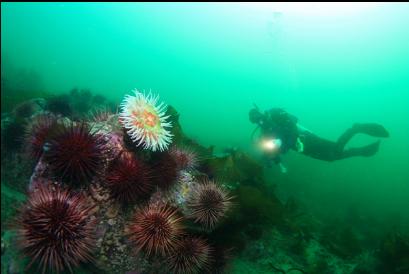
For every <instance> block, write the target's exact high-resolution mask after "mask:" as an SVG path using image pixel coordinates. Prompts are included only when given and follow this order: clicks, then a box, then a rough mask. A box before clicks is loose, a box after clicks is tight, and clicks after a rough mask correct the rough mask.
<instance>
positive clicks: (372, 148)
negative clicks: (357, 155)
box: [359, 140, 381, 157]
mask: <svg viewBox="0 0 409 274" xmlns="http://www.w3.org/2000/svg"><path fill="white" fill-rule="evenodd" d="M380 143H381V141H379V140H378V141H376V142H374V143H372V144H370V145H367V146H364V147H360V148H359V150H360V151H361V155H362V156H365V157H370V156H373V155H375V154H376V153H377V152H378V150H379V144H380Z"/></svg>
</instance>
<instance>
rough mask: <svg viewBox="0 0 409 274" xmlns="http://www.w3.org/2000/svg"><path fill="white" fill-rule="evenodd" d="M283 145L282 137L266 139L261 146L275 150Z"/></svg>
mask: <svg viewBox="0 0 409 274" xmlns="http://www.w3.org/2000/svg"><path fill="white" fill-rule="evenodd" d="M281 145H282V141H281V139H274V138H272V139H264V140H263V141H262V143H261V146H262V147H263V149H264V150H268V151H275V150H278V149H279V148H280V147H281Z"/></svg>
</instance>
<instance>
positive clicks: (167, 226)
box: [129, 204, 183, 255]
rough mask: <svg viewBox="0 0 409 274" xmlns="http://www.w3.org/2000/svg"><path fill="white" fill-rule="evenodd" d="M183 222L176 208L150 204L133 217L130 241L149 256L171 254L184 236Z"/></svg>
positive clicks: (130, 227)
mask: <svg viewBox="0 0 409 274" xmlns="http://www.w3.org/2000/svg"><path fill="white" fill-rule="evenodd" d="M181 221H182V218H181V217H180V216H178V214H177V210H176V209H175V208H172V207H170V206H167V205H156V204H149V205H148V206H146V207H144V208H142V209H140V210H138V211H137V212H136V214H135V215H134V216H133V218H132V221H131V224H130V226H129V239H130V240H131V242H132V243H133V245H134V246H135V247H136V249H137V250H143V251H144V252H146V254H147V255H151V254H155V255H157V254H161V255H166V254H170V252H171V251H173V249H174V248H175V246H176V244H178V242H179V237H180V236H181V235H182V234H183V230H182V224H181Z"/></svg>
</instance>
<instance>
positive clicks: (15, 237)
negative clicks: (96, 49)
mask: <svg viewBox="0 0 409 274" xmlns="http://www.w3.org/2000/svg"><path fill="white" fill-rule="evenodd" d="M135 98H136V99H135ZM135 98H128V99H129V100H128V101H129V102H131V104H130V105H129V106H132V107H133V106H137V107H135V109H129V106H128V105H125V104H123V105H122V109H121V112H117V109H118V107H117V106H116V105H115V104H112V103H111V102H109V101H108V100H106V99H105V98H104V97H103V96H100V95H93V94H92V93H91V91H90V90H87V89H82V90H78V89H73V90H71V91H70V92H69V93H67V94H63V95H58V96H52V95H50V96H47V97H46V98H27V100H25V101H22V102H19V103H18V104H15V106H14V107H13V108H12V109H8V112H4V113H2V127H1V131H2V132H1V134H2V142H1V148H2V158H1V169H2V170H1V171H2V172H1V201H2V207H1V208H2V212H1V213H2V214H1V216H2V218H1V227H2V273H32V272H35V271H40V272H45V273H54V272H60V273H64V272H72V273H129V274H130V273H284V274H285V273H291V274H292V273H309V274H314V273H354V274H365V273H396V274H401V273H408V271H409V261H408V258H409V241H408V235H406V234H405V233H402V232H401V231H399V230H390V231H387V232H385V233H370V231H369V230H367V231H365V230H364V229H359V228H358V227H357V226H354V225H352V224H350V223H348V222H346V221H345V220H342V219H337V220H334V221H332V222H326V223H324V222H323V221H322V220H319V219H317V217H315V216H312V215H311V214H309V212H308V211H307V210H306V208H305V207H304V206H303V205H302V204H301V203H300V202H299V201H297V200H296V199H294V198H291V199H288V200H286V201H282V200H280V199H279V198H278V197H277V195H276V192H275V189H274V187H273V186H274V183H275V182H274V181H273V182H271V181H268V180H266V178H265V177H264V168H263V166H262V165H260V163H259V162H258V161H257V160H256V159H254V158H253V157H251V156H250V155H248V154H247V153H245V152H242V151H240V150H236V149H229V150H226V151H225V152H226V153H224V154H223V155H215V153H214V152H213V147H204V146H202V145H200V144H199V143H197V142H196V141H195V140H193V139H191V138H189V136H187V135H186V134H185V133H184V132H183V130H182V126H181V125H180V123H179V113H178V112H177V110H176V109H174V108H173V107H171V106H168V107H167V108H166V109H164V108H155V104H157V101H156V97H154V96H151V97H149V100H145V101H144V98H145V97H144V96H142V95H141V94H139V95H138V94H137V96H135ZM132 100H139V101H137V102H136V101H132ZM159 111H162V112H163V113H161V114H160V115H159V113H158V112H159ZM155 114H156V116H155ZM182 115H183V114H182ZM135 117H137V119H134V118H135ZM141 117H142V118H143V119H142V118H141ZM124 119H128V120H127V121H128V123H127V124H125V123H124ZM125 125H127V126H125ZM163 125H166V126H163ZM130 131H131V133H132V134H130ZM155 134H156V135H155ZM161 136H162V138H164V139H165V140H164V141H163V142H161V143H159V141H158V138H161ZM135 140H137V141H135ZM143 142H147V145H146V146H143ZM155 142H158V143H155ZM269 180H271V179H269ZM45 243H47V245H46V246H47V248H42V247H43V246H45V245H44V244H45ZM27 271H28V272H27Z"/></svg>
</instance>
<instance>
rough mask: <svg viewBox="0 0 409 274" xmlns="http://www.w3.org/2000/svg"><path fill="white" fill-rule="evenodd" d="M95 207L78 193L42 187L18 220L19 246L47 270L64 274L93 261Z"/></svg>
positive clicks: (30, 199) (43, 269)
mask: <svg viewBox="0 0 409 274" xmlns="http://www.w3.org/2000/svg"><path fill="white" fill-rule="evenodd" d="M91 210H92V206H91V205H89V204H88V203H87V200H86V198H85V197H84V196H83V195H81V194H77V193H75V194H74V193H70V192H68V191H67V190H61V189H59V188H57V189H56V190H55V191H53V190H51V189H50V188H48V187H46V186H44V185H39V186H38V187H37V189H36V190H35V191H34V192H31V195H30V197H29V199H28V202H27V204H26V205H25V206H24V207H23V208H22V210H21V214H20V215H19V217H18V221H17V226H18V235H19V242H20V245H21V247H22V250H23V252H24V253H25V254H26V255H27V256H29V257H30V258H31V262H30V265H29V266H31V265H32V264H33V263H37V264H38V265H39V267H41V268H42V272H43V273H44V272H45V271H46V270H51V271H53V272H57V273H58V272H61V271H63V270H64V269H68V270H69V271H70V272H72V268H73V267H75V266H78V265H79V264H80V263H81V262H86V261H90V260H91V259H92V257H91V252H92V249H93V248H94V245H95V237H94V227H95V220H94V221H93V220H91V215H90V211H91Z"/></svg>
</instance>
